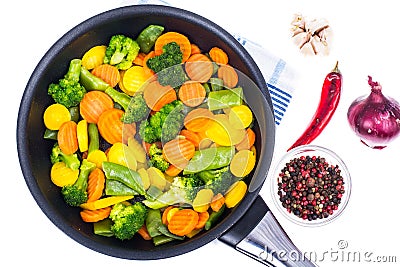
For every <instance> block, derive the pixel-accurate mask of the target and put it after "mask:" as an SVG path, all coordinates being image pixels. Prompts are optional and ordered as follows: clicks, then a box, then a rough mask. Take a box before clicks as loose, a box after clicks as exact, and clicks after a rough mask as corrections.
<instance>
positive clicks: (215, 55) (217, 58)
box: [208, 46, 229, 65]
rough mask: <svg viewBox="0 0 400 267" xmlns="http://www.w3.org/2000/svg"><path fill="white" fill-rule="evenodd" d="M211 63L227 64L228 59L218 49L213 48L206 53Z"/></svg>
mask: <svg viewBox="0 0 400 267" xmlns="http://www.w3.org/2000/svg"><path fill="white" fill-rule="evenodd" d="M208 54H209V55H210V58H211V60H212V61H214V62H216V63H218V64H224V65H225V64H228V61H229V58H228V55H227V54H226V53H225V51H224V50H222V49H221V48H219V47H216V46H214V47H213V48H211V49H210V51H209V52H208Z"/></svg>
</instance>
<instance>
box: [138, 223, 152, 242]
mask: <svg viewBox="0 0 400 267" xmlns="http://www.w3.org/2000/svg"><path fill="white" fill-rule="evenodd" d="M137 233H138V234H139V235H140V236H141V237H142V238H143V239H144V240H151V239H152V237H151V236H150V234H149V232H148V231H147V227H146V224H143V225H142V227H140V229H139V230H138V231H137Z"/></svg>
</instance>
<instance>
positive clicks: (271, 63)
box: [121, 0, 296, 125]
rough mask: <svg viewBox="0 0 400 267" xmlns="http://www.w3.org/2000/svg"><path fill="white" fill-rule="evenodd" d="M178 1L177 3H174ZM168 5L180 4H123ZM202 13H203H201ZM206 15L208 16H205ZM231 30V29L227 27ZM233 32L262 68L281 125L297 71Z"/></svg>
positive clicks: (134, 0) (159, 0) (150, 0)
mask: <svg viewBox="0 0 400 267" xmlns="http://www.w3.org/2000/svg"><path fill="white" fill-rule="evenodd" d="M174 1H176V3H174ZM144 4H153V5H167V6H179V1H177V0H168V1H164V0H123V1H121V6H126V5H144ZM199 15H202V14H199ZM205 17H206V16H205ZM227 31H229V29H227ZM231 34H232V35H233V36H234V37H235V38H236V39H237V40H238V42H239V43H240V44H242V45H243V47H244V48H245V49H246V50H247V51H248V52H249V54H250V55H251V56H252V57H253V59H254V61H255V62H256V63H257V65H258V67H259V68H260V70H261V72H262V74H263V76H264V79H265V81H266V82H267V86H268V89H269V93H270V96H271V99H272V104H273V109H274V115H275V123H276V125H279V124H280V123H281V122H282V119H283V117H284V115H285V112H286V111H287V109H288V108H289V104H290V102H291V100H292V95H293V92H294V88H295V83H294V82H295V80H296V79H295V72H294V71H293V69H291V68H290V66H288V64H287V63H286V62H285V61H284V60H283V59H281V58H279V57H277V56H275V55H273V54H272V53H270V52H269V51H268V50H267V49H265V48H264V47H262V46H260V45H258V44H257V43H255V42H252V41H250V40H247V39H246V38H245V37H243V36H241V35H239V34H236V33H232V32H231Z"/></svg>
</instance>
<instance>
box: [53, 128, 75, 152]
mask: <svg viewBox="0 0 400 267" xmlns="http://www.w3.org/2000/svg"><path fill="white" fill-rule="evenodd" d="M57 140H58V145H59V146H60V149H61V151H62V152H63V153H65V154H67V155H71V154H73V153H75V152H76V151H77V150H78V148H79V144H78V136H77V124H76V122H74V121H67V122H64V123H63V124H62V125H61V126H60V129H59V130H58V133H57Z"/></svg>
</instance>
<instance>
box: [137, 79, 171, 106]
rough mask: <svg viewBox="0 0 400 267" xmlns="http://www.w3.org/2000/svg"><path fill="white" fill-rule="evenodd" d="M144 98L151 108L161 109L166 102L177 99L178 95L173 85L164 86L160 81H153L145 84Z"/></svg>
mask: <svg viewBox="0 0 400 267" xmlns="http://www.w3.org/2000/svg"><path fill="white" fill-rule="evenodd" d="M143 98H144V100H145V101H146V104H147V106H148V107H149V108H150V109H152V110H154V111H159V110H160V109H161V108H162V107H163V106H165V105H166V104H168V103H171V102H172V101H174V100H176V99H177V96H176V92H175V90H174V88H172V87H171V86H169V85H168V86H162V85H161V84H160V83H159V82H158V81H152V82H150V83H148V84H146V85H145V88H144V91H143Z"/></svg>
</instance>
